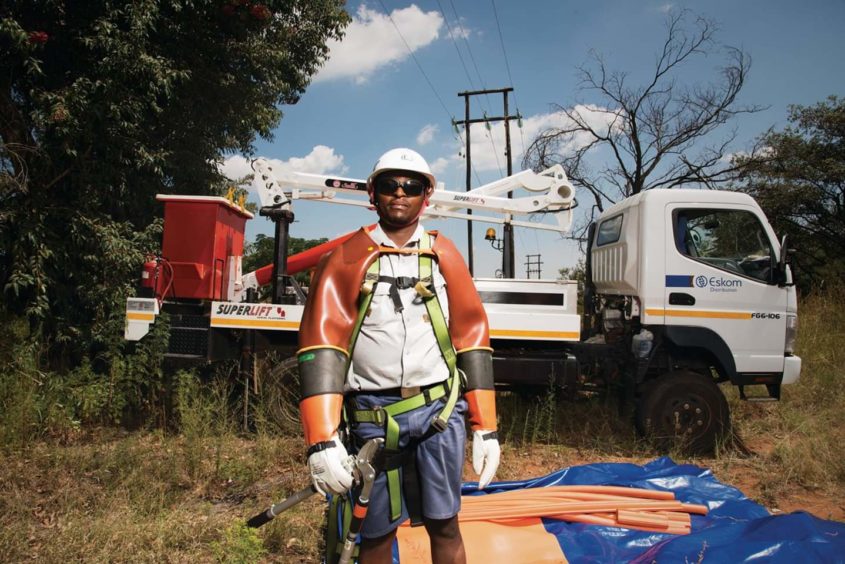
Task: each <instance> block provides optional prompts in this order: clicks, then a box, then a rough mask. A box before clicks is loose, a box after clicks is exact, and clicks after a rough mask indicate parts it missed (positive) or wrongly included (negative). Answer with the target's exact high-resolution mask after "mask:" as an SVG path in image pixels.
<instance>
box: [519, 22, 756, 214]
mask: <svg viewBox="0 0 845 564" xmlns="http://www.w3.org/2000/svg"><path fill="white" fill-rule="evenodd" d="M691 17H692V16H691V14H690V13H689V12H687V11H682V12H675V13H672V14H670V15H669V16H668V18H667V22H666V38H665V41H664V42H663V46H662V48H661V50H660V51H659V52H658V53H657V56H656V59H655V63H654V66H653V69H652V72H651V74H650V76H649V77H648V79H647V80H646V81H645V82H644V84H640V85H634V84H632V83H631V78H630V76H629V75H628V73H627V72H622V71H611V70H609V68H608V65H607V63H606V62H605V60H604V58H603V57H602V56H601V55H600V54H598V53H596V52H592V53H591V56H590V60H589V62H588V63H586V64H584V65H582V66H580V67H579V75H580V78H581V91H582V92H585V93H588V94H590V95H595V97H596V100H598V102H597V103H591V104H588V103H583V102H580V103H579V102H576V104H574V105H572V106H571V107H563V106H560V105H558V106H556V108H557V110H558V111H559V112H560V113H561V114H562V117H563V118H564V123H565V124H566V125H564V126H563V127H556V128H550V129H547V130H545V131H542V132H541V133H540V134H539V135H538V136H537V137H536V138H535V139H534V140H533V141H532V143H531V144H530V146H529V148H528V150H527V151H526V155H525V159H524V162H523V166H525V167H531V168H534V169H535V170H540V169H544V168H546V167H548V166H550V165H552V164H555V163H562V164H563V165H564V167H565V168H566V170H567V173H568V175H569V177H570V179H571V180H572V182H573V183H574V184H576V185H579V186H581V187H583V188H586V189H587V190H588V191H589V192H590V194H592V197H593V200H594V204H595V205H594V208H593V209H594V212H595V210H598V211H602V210H604V207H605V205H606V204H609V203H613V202H616V201H618V200H619V199H621V198H624V197H627V196H630V195H632V194H638V193H639V192H641V191H643V190H648V189H650V188H672V187H676V186H682V185H685V184H699V185H705V186H708V187H712V186H714V185H717V184H719V183H722V182H725V181H728V180H730V179H732V178H734V177H735V176H736V174H737V168H736V167H735V166H734V165H733V164H731V163H730V162H729V159H726V158H725V157H726V151H727V149H728V147H729V145H730V144H731V142H732V141H733V140H734V138H735V134H734V133H729V134H727V135H726V136H725V137H724V138H723V139H721V140H719V141H718V142H714V143H709V144H706V145H705V143H706V142H708V141H710V139H711V134H712V133H714V132H715V131H716V130H717V129H718V128H719V127H721V126H722V125H724V124H726V123H727V122H728V121H730V120H731V119H732V118H734V117H735V116H737V115H738V114H741V113H747V112H755V111H759V110H760V109H761V108H759V107H757V106H751V107H748V106H739V105H738V104H737V96H738V95H739V93H740V91H741V90H742V87H743V85H744V84H745V79H746V76H747V75H748V71H749V68H750V59H749V57H748V55H747V54H745V53H744V52H743V51H741V50H740V49H736V48H733V47H725V57H726V63H725V66H724V67H723V68H722V69H721V76H720V77H719V79H717V80H716V81H714V82H713V83H711V84H707V85H699V84H695V85H689V86H688V85H684V84H683V83H682V82H681V80H680V79H679V75H680V73H681V71H682V70H683V69H684V67H688V66H690V65H691V64H692V63H693V62H694V61H695V60H696V59H698V58H704V57H706V56H707V55H708V54H710V53H712V52H714V51H716V50H717V49H718V47H719V46H717V45H716V43H715V40H714V36H715V33H716V31H717V28H716V25H715V24H714V23H713V22H711V21H709V20H707V19H704V18H702V17H697V18H695V19H694V21H693V22H691V23H690V21H689V20H690V19H691ZM599 104H600V105H599ZM599 158H606V164H603V165H600V166H598V167H597V168H595V169H594V168H592V167H591V166H590V164H591V162H595V160H597V159H599Z"/></svg>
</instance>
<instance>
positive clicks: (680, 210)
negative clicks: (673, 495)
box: [588, 189, 801, 435]
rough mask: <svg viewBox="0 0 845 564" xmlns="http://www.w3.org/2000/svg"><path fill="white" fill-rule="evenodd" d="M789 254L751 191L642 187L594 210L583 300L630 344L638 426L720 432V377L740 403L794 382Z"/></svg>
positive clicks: (606, 329) (600, 322) (611, 332)
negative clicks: (749, 391)
mask: <svg viewBox="0 0 845 564" xmlns="http://www.w3.org/2000/svg"><path fill="white" fill-rule="evenodd" d="M784 253H785V250H784V249H783V248H782V245H781V244H779V243H778V241H777V238H776V236H775V233H774V230H773V229H772V227H771V226H770V225H769V223H768V221H767V220H766V217H765V215H764V213H763V211H762V210H761V209H760V207H759V206H758V205H757V203H756V202H755V201H754V200H753V199H752V198H751V197H750V196H748V195H746V194H741V193H736V192H726V191H717V190H686V189H672V190H649V191H647V192H643V193H640V194H638V195H635V196H632V197H630V198H627V199H625V200H623V201H622V202H620V203H618V204H616V205H614V206H612V207H611V208H609V209H608V210H606V211H605V212H604V213H602V214H601V216H600V217H599V218H598V220H597V221H596V223H595V226H594V228H593V229H592V230H591V239H590V252H589V269H590V272H589V275H590V276H589V279H590V283H591V288H590V290H591V292H592V303H591V304H590V305H591V306H592V307H593V311H594V312H595V316H596V318H597V323H596V325H597V326H598V327H599V332H600V333H601V334H603V335H604V337H605V338H606V339H607V340H608V341H612V340H614V339H616V340H627V341H630V343H631V351H632V353H633V355H634V357H635V359H636V367H635V369H634V371H633V376H632V380H633V381H632V382H631V383H630V386H631V388H632V390H633V392H634V394H635V395H636V397H637V399H638V403H637V406H638V410H637V411H638V413H637V420H638V426H639V427H640V428H641V430H643V431H647V430H648V428H651V429H652V431H655V430H656V431H657V432H659V433H669V432H670V431H673V430H674V431H675V432H676V434H677V431H681V432H685V433H689V434H691V435H696V434H698V433H699V431H700V430H701V428H703V427H708V429H710V430H712V432H713V433H715V434H721V433H723V432H724V430H725V428H726V427H727V426H728V425H729V418H728V416H727V404H726V402H725V400H724V397H723V396H722V394H721V392H720V391H719V390H718V387H717V386H716V384H717V383H719V382H730V383H732V384H734V385H737V386H739V389H740V395H741V397H743V399H746V398H749V396H747V395H746V388H747V387H749V386H761V385H762V386H763V387H764V388H765V390H764V393H763V394H762V395H755V396H753V397H752V398H750V399H756V400H777V399H779V398H780V388H781V385H783V384H790V383H793V382H795V381H797V380H798V378H799V375H800V372H801V359H800V358H799V357H797V356H795V355H794V354H793V347H794V343H795V333H796V329H797V297H796V292H795V287H794V286H793V285H792V278H791V273H790V271H789V267H788V266H787V265H786V263H785V256H784ZM588 293H589V292H588ZM655 395H656V396H660V397H655ZM685 406H686V407H685ZM696 410H698V411H696ZM708 414H709V416H708ZM705 416H706V417H705ZM705 434H707V433H705Z"/></svg>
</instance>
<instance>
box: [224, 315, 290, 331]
mask: <svg viewBox="0 0 845 564" xmlns="http://www.w3.org/2000/svg"><path fill="white" fill-rule="evenodd" d="M211 326H212V327H222V326H235V327H257V328H259V329H299V321H281V320H277V319H230V318H228V317H212V318H211Z"/></svg>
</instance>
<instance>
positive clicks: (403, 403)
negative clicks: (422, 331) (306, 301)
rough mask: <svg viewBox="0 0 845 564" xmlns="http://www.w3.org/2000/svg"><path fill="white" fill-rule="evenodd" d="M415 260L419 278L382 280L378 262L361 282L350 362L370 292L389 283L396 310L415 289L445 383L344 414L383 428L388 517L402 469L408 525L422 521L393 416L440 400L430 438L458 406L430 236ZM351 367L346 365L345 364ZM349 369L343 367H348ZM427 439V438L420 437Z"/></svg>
mask: <svg viewBox="0 0 845 564" xmlns="http://www.w3.org/2000/svg"><path fill="white" fill-rule="evenodd" d="M380 251H381V254H388V253H408V252H409V251H408V250H407V249H401V250H398V249H393V248H390V247H383V248H381V249H380ZM417 254H418V257H419V278H418V279H417V278H411V277H407V276H402V277H397V278H393V277H390V276H381V275H380V274H379V273H380V271H381V258H380V257H379V258H377V259H376V260H375V261H373V263H372V264H371V265H370V267H369V268H368V269H367V274H366V275H365V277H364V283H363V285H362V288H361V294H362V299H361V304H360V308H359V310H358V318H357V320H356V323H355V328H354V330H353V332H352V338H351V339H350V345H349V351H350V354H349V358H350V359H351V357H352V351H353V350H354V347H355V341H356V340H357V338H358V335H359V333H360V331H361V325H362V324H363V322H364V318H365V317H366V315H367V312H368V311H369V308H370V304H371V303H372V300H373V293H374V290H375V287H376V285H377V284H381V283H387V284H390V289H389V295H390V297H391V300H392V301H393V305H394V308H395V310H396V311H397V312H398V311H401V310H402V302H401V300H400V298H399V290H400V289H406V288H411V287H413V288H415V289H416V291H417V294H418V295H419V296H420V298H421V299H422V300H423V303H424V304H425V307H426V312H427V313H428V318H429V320H430V322H431V326H432V329H433V330H434V336H435V338H436V339H437V344H438V346H439V348H440V352H441V354H442V355H443V359H444V360H445V361H446V366H447V367H448V368H449V375H450V376H449V378H448V379H447V380H446V381H445V382H443V383H440V384H436V385H434V386H432V387H428V388H425V389H422V390H421V391H420V392H419V393H417V394H415V395H412V396H410V397H407V398H404V399H402V400H400V401H397V402H395V403H392V404H390V405H387V406H384V407H376V408H374V409H357V406H353V408H352V409H350V410H349V411H348V412H347V415H348V416H349V418H350V419H351V421H352V422H354V423H375V424H376V425H380V426H382V427H384V430H385V444H384V455H385V469H386V472H387V490H388V495H389V497H390V518H391V520H393V521H395V520H396V519H398V518H399V516H400V515H401V513H402V498H401V495H400V476H399V468H400V466H401V467H404V470H405V471H404V477H405V479H404V482H405V488H404V489H405V493H406V505H407V506H408V512H409V513H410V514H411V522H412V524H418V523H420V522H421V521H422V520H421V511H420V507H419V505H420V504H419V499H420V496H419V484H418V483H416V482H417V481H416V457H415V455H414V453H413V451H411V452H410V454H405V453H402V452H400V449H399V424H398V423H397V422H396V420H395V419H394V417H397V416H399V415H402V414H403V413H407V412H409V411H413V410H415V409H419V408H421V407H423V406H425V405H429V404H431V403H432V402H434V401H437V400H439V399H441V398H445V405H444V406H443V409H442V410H440V412H439V413H438V414H437V415H436V416H435V417H434V418H433V419H432V421H431V427H430V429H429V433H434V432H442V431H445V430H446V429H447V427H448V422H449V417H450V416H451V415H452V410H453V409H454V408H455V404H456V403H457V401H458V398H459V397H460V393H461V379H460V375H459V372H458V369H457V355H456V353H455V348H454V347H453V346H452V339H451V337H450V336H449V327H448V325H447V323H446V317H445V316H444V315H443V309H442V307H441V306H440V301H439V299H438V297H437V294H436V292H434V280H433V276H432V274H433V257H434V253H433V251H432V250H431V235H430V234H428V233H423V235H422V237H421V238H420V245H419V249H418V252H417ZM350 362H351V361H350ZM347 370H348V367H347ZM427 436H429V435H428V433H427V434H426V435H425V436H424V438H425V437H427Z"/></svg>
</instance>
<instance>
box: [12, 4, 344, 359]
mask: <svg viewBox="0 0 845 564" xmlns="http://www.w3.org/2000/svg"><path fill="white" fill-rule="evenodd" d="M343 4H344V2H343V1H342V0H259V1H257V2H252V1H250V0H139V1H135V2H124V1H117V0H89V1H86V2H74V3H67V2H63V1H60V0H26V1H24V0H9V1H7V2H4V3H3V6H2V7H0V68H2V69H3V72H2V73H0V291H2V302H0V306H2V309H3V310H4V311H5V312H6V314H7V315H23V316H25V317H26V318H27V319H29V321H30V326H31V330H32V333H31V336H32V338H40V339H42V340H43V343H44V344H45V345H46V346H47V350H48V351H49V352H50V354H51V357H52V358H53V360H54V361H55V362H58V363H59V364H61V362H64V361H69V362H71V363H72V362H73V357H74V356H76V357H77V360H78V356H79V355H80V354H85V353H86V351H88V350H92V349H91V347H93V350H96V349H97V348H98V347H99V348H102V347H104V346H106V344H105V342H104V339H106V338H107V336H109V335H112V334H114V333H115V332H117V333H118V334H119V326H120V323H121V320H120V309H121V307H122V305H121V302H122V300H123V297H124V296H125V294H126V292H127V290H128V285H129V283H130V282H131V280H132V279H133V278H134V277H135V276H136V274H137V271H138V265H139V264H140V262H142V259H143V256H144V254H145V252H147V251H149V250H152V249H154V248H156V247H157V246H158V243H157V240H158V232H159V231H160V225H159V224H158V223H156V222H154V219H155V218H156V217H157V216H158V215H159V214H160V213H161V210H160V206H159V205H158V204H157V203H156V201H155V198H154V196H155V194H156V193H158V192H169V193H180V194H209V193H213V191H214V187H215V186H220V185H221V184H222V183H221V178H220V175H219V173H218V170H217V164H218V162H219V161H220V159H221V158H222V155H224V154H225V153H227V152H235V151H240V152H245V153H250V152H251V151H252V148H253V143H254V141H255V140H256V138H257V137H258V136H260V137H263V138H270V137H271V131H272V130H273V128H274V127H275V126H276V125H277V124H278V122H279V120H280V119H281V117H282V111H281V109H280V106H282V105H284V104H292V103H296V101H297V100H298V98H299V96H300V95H301V94H302V93H303V91H304V90H305V88H306V86H307V85H308V83H309V81H310V78H311V77H312V76H313V75H314V73H315V72H316V71H317V70H318V69H319V67H320V65H321V64H322V63H323V62H324V60H325V58H326V56H327V47H326V42H327V40H329V39H333V38H335V39H336V38H339V37H340V36H341V35H342V30H343V28H344V26H345V25H346V24H347V23H348V21H349V16H348V15H347V14H346V12H345V11H344V9H343ZM55 362H54V365H55Z"/></svg>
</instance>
